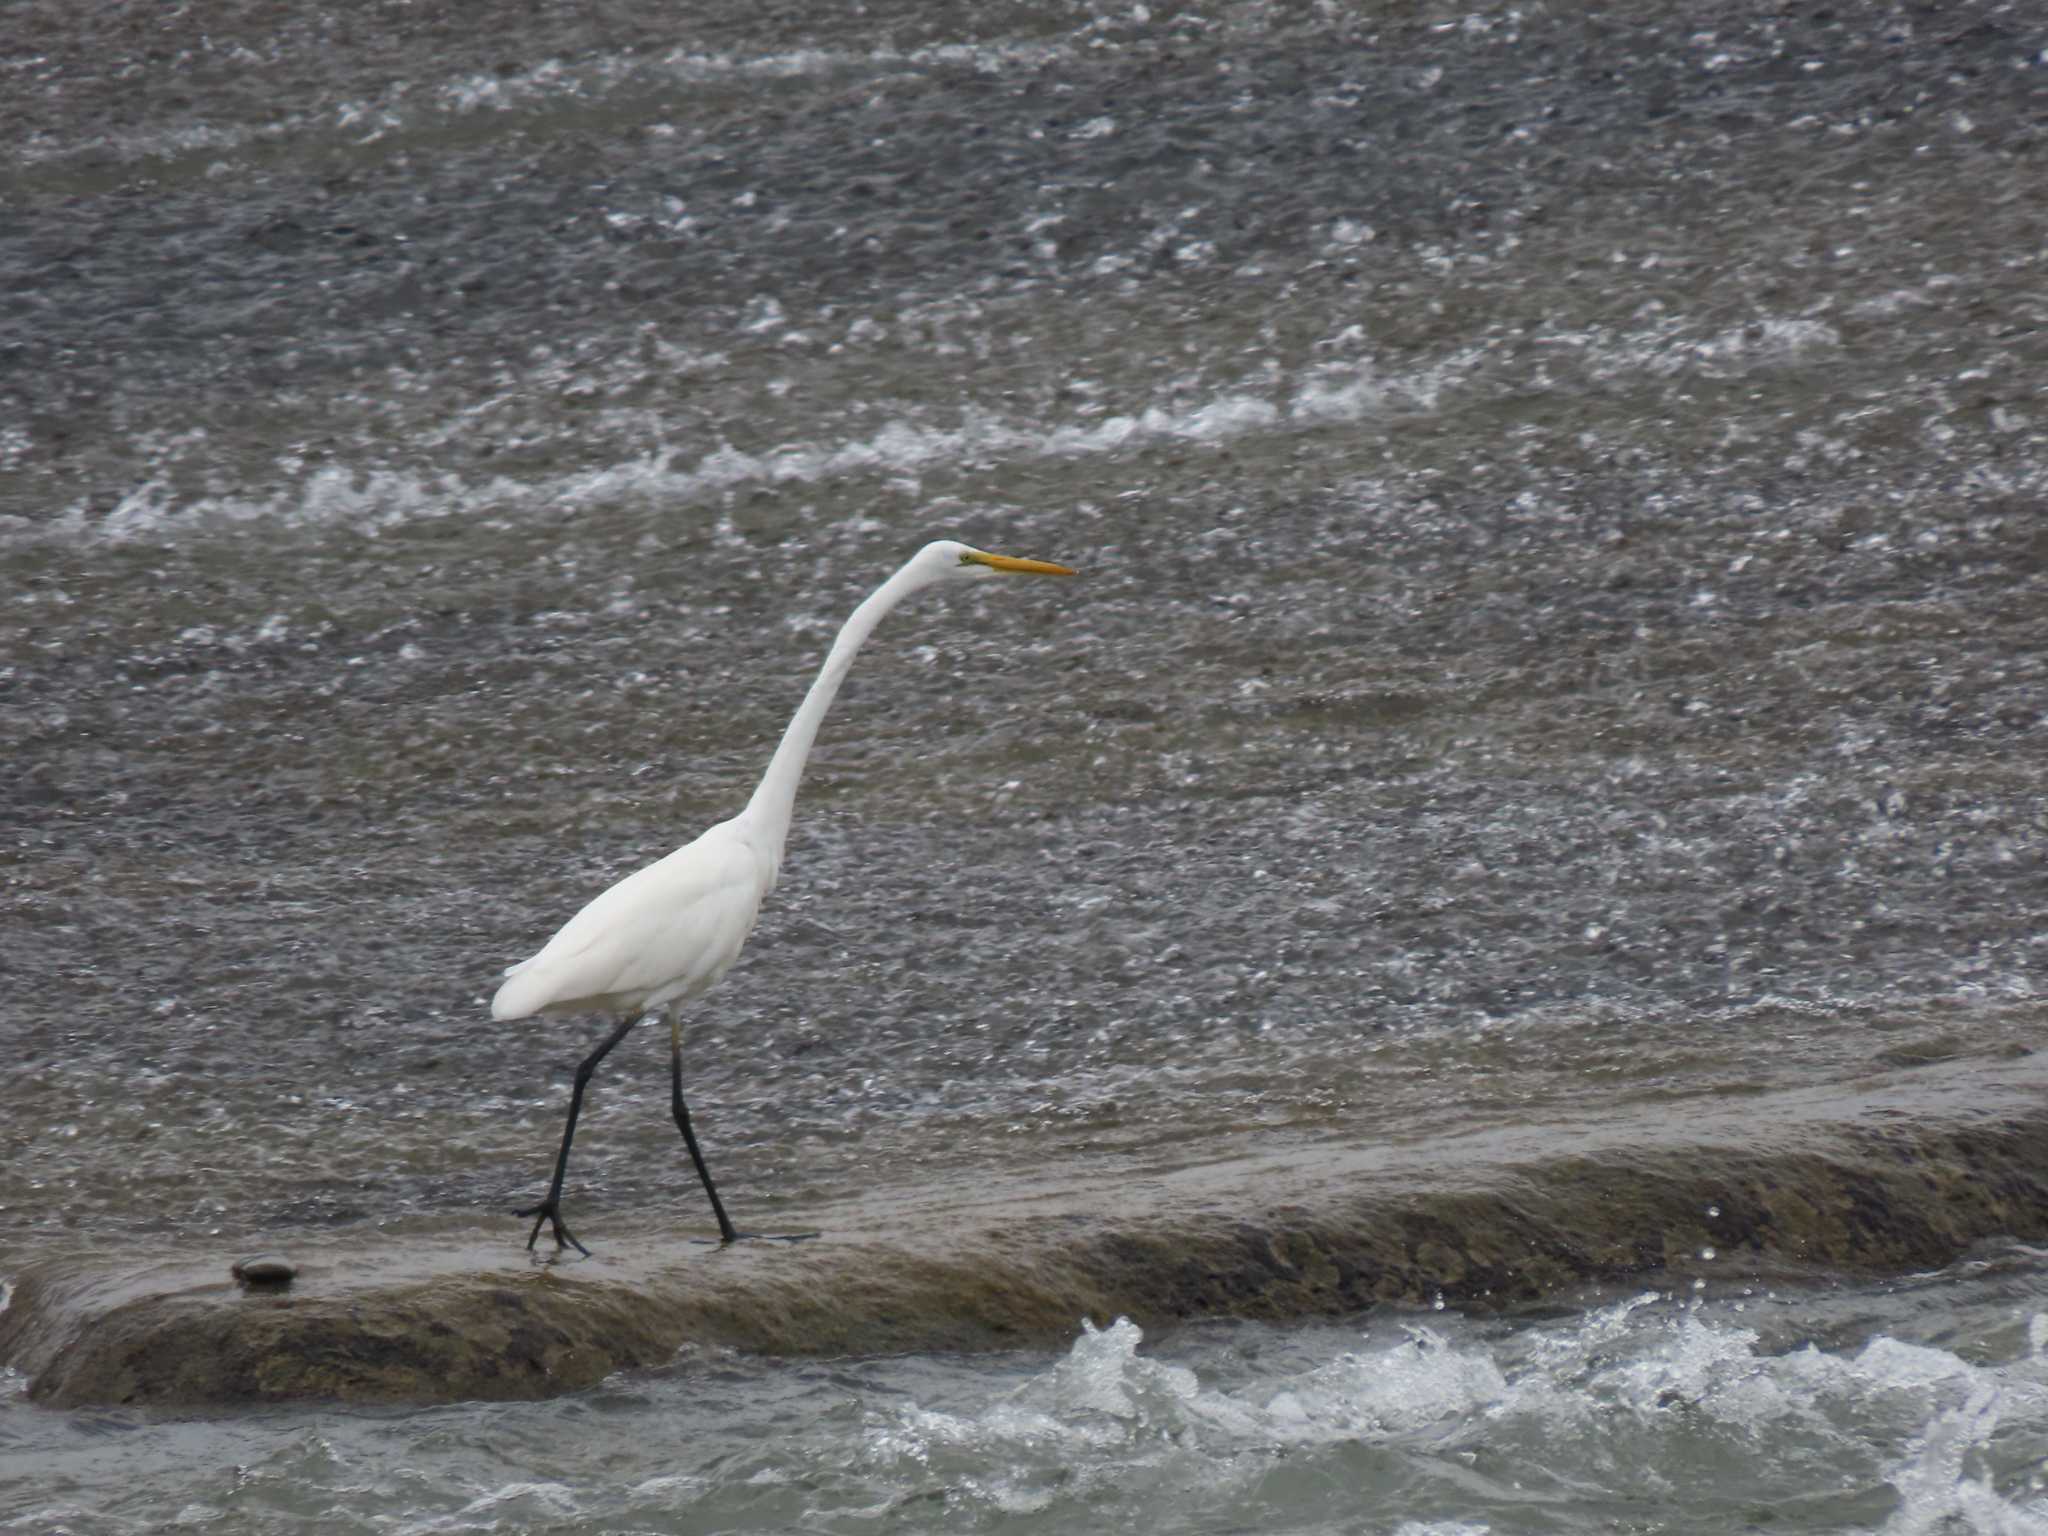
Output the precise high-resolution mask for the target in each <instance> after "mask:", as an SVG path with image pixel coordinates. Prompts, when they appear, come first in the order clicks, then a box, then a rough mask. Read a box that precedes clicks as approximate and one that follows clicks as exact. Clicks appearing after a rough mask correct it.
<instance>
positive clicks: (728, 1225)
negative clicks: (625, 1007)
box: [668, 1014, 740, 1243]
mask: <svg viewBox="0 0 2048 1536" xmlns="http://www.w3.org/2000/svg"><path fill="white" fill-rule="evenodd" d="M668 1066H669V1074H668V1082H669V1107H670V1108H671V1109H672V1110H674V1111H675V1117H676V1128H677V1129H678V1130H680V1131H681V1132H682V1133H683V1145H684V1146H686V1147H688V1148H689V1149H690V1161H691V1162H693V1163H695V1164H696V1165H697V1177H698V1178H700V1179H702V1180H703V1181H704V1193H705V1194H707V1195H709V1196H710V1197H711V1214H712V1215H714V1216H716V1217H717V1218H718V1235H719V1238H720V1240H721V1241H723V1242H728V1243H736V1242H738V1241H739V1236H740V1235H739V1233H737V1232H735V1231H734V1230H733V1225H732V1218H731V1217H730V1216H727V1215H726V1214H725V1206H724V1204H723V1202H721V1201H720V1200H719V1198H718V1186H717V1185H715V1184H713V1183H712V1182H711V1170H710V1169H709V1168H707V1167H705V1166H704V1154H703V1153H702V1152H700V1151H698V1150H697V1136H696V1133H695V1132H693V1131H692V1130H691V1129H690V1109H689V1106H688V1105H687V1104H685V1103H684V1102H683V1021H682V1018H681V1016H680V1015H678V1014H670V1015H669V1020H668Z"/></svg>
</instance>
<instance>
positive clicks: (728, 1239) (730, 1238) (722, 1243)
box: [690, 1232, 822, 1248]
mask: <svg viewBox="0 0 2048 1536" xmlns="http://www.w3.org/2000/svg"><path fill="white" fill-rule="evenodd" d="M821 1235H822V1234H820V1233H817V1232H728V1233H726V1234H725V1236H723V1237H721V1238H719V1239H717V1246H719V1247H720V1248H730V1247H731V1246H732V1245H733V1244H734V1243H808V1242H809V1241H810V1240H811V1239H812V1238H814V1237H818V1236H821ZM690 1241H691V1242H693V1243H702V1244H704V1245H705V1246H706V1247H709V1246H711V1243H712V1239H710V1238H708V1237H693V1238H691V1239H690Z"/></svg>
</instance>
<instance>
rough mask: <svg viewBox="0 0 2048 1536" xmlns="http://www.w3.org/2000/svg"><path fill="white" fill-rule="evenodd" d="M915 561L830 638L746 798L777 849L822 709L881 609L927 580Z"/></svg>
mask: <svg viewBox="0 0 2048 1536" xmlns="http://www.w3.org/2000/svg"><path fill="white" fill-rule="evenodd" d="M914 565H915V562H914V561H913V562H911V563H909V564H906V565H904V567H903V568H902V569H901V570H899V571H897V572H896V574H895V575H893V576H891V577H890V578H889V579H888V580H887V581H885V582H883V583H882V584H881V585H880V586H879V587H877V588H876V589H875V590H874V591H873V592H872V593H870V594H869V595H868V598H867V601H865V602H863V603H862V604H861V605H860V606H859V607H858V608H856V609H854V610H853V617H851V618H850V619H848V620H847V621H846V623H845V625H844V627H843V628H841V629H840V631H839V638H838V639H836V640H834V641H833V642H832V649H831V651H830V652H828V653H827V654H826V657H825V664H824V666H822V667H820V668H819V669H818V676H817V680H816V681H815V682H813V683H812V684H811V691H810V692H809V693H807V694H805V695H804V701H803V703H801V704H799V705H798V706H797V711H796V714H795V716H794V717H793V718H792V719H791V720H790V722H789V729H788V730H786V731H784V732H783V733H782V744H781V745H780V746H778V747H777V748H776V749H775V756H774V757H772V758H770V759H769V761H768V771H767V772H766V773H764V774H762V775H761V783H760V785H759V787H757V788H756V789H755V790H754V798H753V799H751V800H749V801H748V802H747V809H746V811H745V812H744V814H745V816H746V818H747V819H748V820H749V821H751V822H753V823H754V825H755V826H756V827H758V828H759V829H760V830H761V831H762V832H764V833H765V834H767V835H768V836H770V837H772V838H773V840H774V846H775V847H776V848H778V849H779V848H781V846H782V842H783V839H784V838H786V837H788V836H789V819H790V817H791V816H792V815H793V814H794V813H795V810H796V787H797V784H798V783H799V782H800V781H801V780H802V778H803V776H804V764H805V763H806V762H808V761H809V760H810V756H811V745H812V743H813V742H815V741H816V740H817V739H818V727H819V726H820V725H821V724H823V723H824V719H825V711H826V710H828V709H830V708H831V707H832V700H833V699H834V698H835V697H836V696H837V695H838V693H839V685H840V684H841V683H843V682H844V681H846V673H847V669H848V668H850V667H851V666H852V665H853V658H854V656H855V655H856V654H857V653H858V652H859V650H860V648H861V646H862V645H863V644H864V643H865V642H866V640H867V638H868V636H869V635H871V634H873V633H874V632H875V626H876V625H877V624H879V623H881V622H882V616H883V615H884V614H886V613H887V612H888V611H889V610H890V609H891V608H894V607H895V606H896V605H897V604H898V603H900V602H902V601H903V599H904V598H906V597H908V596H909V595H910V594H911V593H912V592H915V591H916V590H917V589H918V588H919V587H922V586H924V585H926V584H927V583H928V582H929V581H930V580H931V578H930V576H929V575H927V574H925V573H924V572H922V571H920V570H914V569H913V568H912V567H913V566H914Z"/></svg>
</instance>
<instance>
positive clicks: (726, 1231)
mask: <svg viewBox="0 0 2048 1536" xmlns="http://www.w3.org/2000/svg"><path fill="white" fill-rule="evenodd" d="M1004 573H1022V574H1035V575H1043V576H1071V575H1073V574H1074V573H1073V572H1072V571H1070V570H1068V569H1067V568H1066V567H1065V566H1063V565H1053V564H1050V563H1048V562H1046V561H1043V560H1017V559H1013V558H1011V557H1010V556H1008V555H991V554H989V553H987V552H986V551H984V550H979V549H973V548H970V547H969V546H968V545H965V544H959V543H955V542H953V541H952V540H950V539H942V540H939V541H938V542H937V543H933V544H927V545H926V546H925V547H924V548H923V549H921V550H919V551H918V552H917V553H916V554H915V555H913V556H911V558H910V559H909V560H908V561H906V562H905V563H904V565H903V566H902V568H901V569H899V570H898V571H897V572H896V574H895V575H893V576H891V577H890V578H889V579H888V580H887V581H885V582H884V583H882V585H881V586H880V587H878V588H876V590H875V591H874V592H873V593H871V594H870V595H869V597H868V598H867V600H866V601H865V602H863V603H862V604H861V605H860V606H859V607H858V608H856V609H855V610H854V611H853V616H852V617H851V618H849V619H848V620H847V621H846V624H845V627H844V628H842V629H841V630H840V631H839V637H838V638H837V639H836V640H834V641H833V642H832V649H831V651H830V653H829V654H828V655H827V656H826V657H825V664H824V666H823V667H821V668H820V669H819V671H818V676H817V680H816V681H815V682H813V683H812V684H811V688H810V691H809V692H808V693H807V694H805V695H804V701H803V703H802V704H801V705H799V706H798V708H797V712H796V715H795V718H793V719H792V720H791V721H790V722H789V728H788V729H787V730H786V731H784V732H783V736H782V743H781V745H780V746H778V747H777V748H776V749H775V756H774V757H773V758H772V759H771V760H770V761H769V764H768V771H767V772H766V773H765V774H763V775H762V776H761V783H760V785H759V787H757V788H756V789H755V791H754V796H753V798H752V799H751V800H749V801H748V802H747V808H746V809H745V810H743V811H741V812H740V813H739V815H737V816H735V817H733V818H732V819H731V820H730V821H721V822H719V823H718V824H717V825H716V826H714V827H711V828H709V829H708V830H706V831H705V832H704V833H703V835H701V836H700V837H698V838H697V839H696V841H694V842H691V843H686V844H684V845H683V846H682V847H681V848H678V849H677V850H676V851H675V852H674V853H671V854H670V855H668V857H666V858H664V859H660V860H657V861H656V862H655V863H652V864H649V865H648V866H647V867H646V868H645V869H641V870H637V871H635V872H634V873H633V874H630V875H628V876H627V877H626V878H625V879H623V880H621V881H619V883H618V884H616V885H614V886H612V887H611V888H610V889H609V890H606V891H604V892H603V893H602V894H600V895H599V896H597V897H596V898H595V899H594V900H592V901H591V902H590V903H589V905H587V906H585V907H584V908H583V910H582V911H580V912H578V913H577V914H576V915H575V916H574V917H572V918H570V919H569V921H568V922H566V923H564V924H563V925H562V927H561V929H560V931H558V932H557V933H556V934H555V936H554V937H553V938H551V939H549V940H548V942H547V943H546V944H545V945H543V946H542V947H541V950H540V952H539V953H538V954H536V955H534V956H533V957H532V958H531V959H529V960H523V961H521V962H520V963H519V964H517V965H515V966H513V967H511V968H510V969H509V970H508V971H507V972H506V973H505V981H504V984H503V985H502V986H500V987H499V988H498V992H497V995H496V996H495V997H493V998H492V999H491V1016H492V1017H493V1018H496V1019H522V1018H525V1017H527V1016H528V1015H529V1014H535V1013H608V1014H612V1015H615V1016H616V1017H617V1018H618V1020H619V1023H618V1024H617V1026H616V1027H615V1028H614V1029H613V1031H612V1033H611V1034H610V1035H609V1036H608V1037H606V1039H605V1041H604V1043H603V1044H601V1045H600V1046H598V1048H597V1049H596V1050H595V1051H593V1052H592V1053H591V1054H590V1055H589V1056H588V1057H586V1058H585V1059H584V1060H583V1062H582V1064H581V1065H579V1066H578V1067H577V1069H576V1083H575V1088H574V1090H573V1091H572V1093H571V1095H570V1099H569V1119H568V1124H567V1125H566V1126H565V1127H564V1128H563V1131H562V1148H561V1151H560V1153H559V1154H558V1155H557V1157H556V1159H555V1176H554V1180H553V1182H552V1184H551V1185H550V1186H549V1189H548V1193H547V1196H546V1198H544V1199H543V1200H542V1201H541V1202H540V1204H538V1205H536V1206H531V1207H529V1208H527V1209H526V1210H523V1211H521V1212H519V1214H520V1215H522V1216H532V1217H533V1218H534V1223H533V1231H532V1232H531V1233H530V1234H529V1235H528V1237H527V1239H526V1246H527V1247H529V1248H531V1247H532V1246H533V1245H534V1243H535V1241H536V1240H538V1238H539V1237H540V1229H541V1226H542V1225H543V1224H544V1223H552V1224H553V1229H554V1237H555V1246H556V1247H557V1248H561V1247H563V1246H565V1245H572V1246H574V1247H575V1248H577V1249H578V1250H579V1251H581V1252H583V1253H586V1254H587V1253H588V1252H589V1251H590V1250H589V1249H587V1248H585V1247H584V1246H583V1245H582V1244H581V1243H579V1242H577V1241H576V1238H575V1237H574V1236H573V1235H572V1234H571V1233H570V1231H569V1229H568V1228H567V1227H566V1226H565V1225H564V1224H563V1222H562V1214H561V1199H562V1181H563V1179H564V1177H565V1176H566V1175H567V1173H568V1168H569V1146H570V1143H571V1142H572V1141H573V1140H574V1139H575V1135H576V1117H577V1115H578V1114H579V1113H580V1112H581V1110H582V1107H583V1092H584V1089H585V1088H586V1087H587V1086H588V1084H589V1082H590V1078H591V1075H592V1074H593V1073H594V1072H595V1071H596V1070H597V1064H598V1063H599V1062H600V1061H602V1060H604V1058H605V1056H606V1054H607V1053H609V1052H610V1050H611V1049H612V1047H613V1046H615V1045H617V1044H618V1043H619V1041H621V1040H622V1039H624V1038H625V1036H626V1032H627V1031H628V1030H630V1029H631V1028H632V1027H633V1025H634V1024H635V1023H637V1022H638V1021H639V1020H640V1019H642V1018H644V1017H645V1016H646V1015H648V1014H650V1013H661V1012H666V1013H668V1015H669V1065H670V1087H671V1095H670V1105H671V1109H672V1111H673V1113H674V1116H675V1121H676V1125H677V1127H678V1129H680V1130H681V1131H682V1133H683V1142H684V1145H685V1146H687V1147H688V1148H689V1152H690V1158H691V1161H692V1162H694V1163H695V1164H696V1166H697V1174H698V1177H699V1178H701V1179H702V1180H703V1181H704V1192H705V1193H706V1194H707V1195H709V1196H710V1197H711V1209H712V1212H713V1214H714V1215H716V1217H717V1218H718V1230H719V1235H720V1236H721V1237H722V1238H723V1239H724V1241H726V1242H732V1241H733V1240H734V1239H736V1238H737V1237H739V1236H740V1235H741V1234H740V1233H738V1232H737V1231H735V1230H734V1228H733V1224H732V1222H731V1221H730V1220H729V1219H728V1218H727V1216H726V1214H725V1207H724V1205H723V1204H722V1203H721V1202H720V1200H719V1198H718V1189H717V1187H716V1186H715V1185H714V1184H713V1183H712V1182H711V1172H710V1170H709V1169H708V1168H707V1167H706V1166H705V1164H704V1156H703V1153H702V1152H701V1151H700V1150H699V1149H698V1146H697V1138H696V1136H695V1134H694V1133H693V1132H692V1131H691V1128H690V1117H689V1110H688V1108H687V1107H686V1106H685V1105H684V1103H683V1057H682V1025H681V1021H680V1017H679V1014H678V1012H677V1009H678V1007H679V1005H680V1004H682V1003H683V1002H686V1001H687V1000H689V999H690V998H693V997H698V996H700V995H702V994H703V993H705V992H708V991H709V990H710V989H711V988H712V987H714V986H716V985H717V984H718V982H719V980H720V978H722V977H723V976H724V975H725V973H726V972H727V971H729V970H731V969H732V967H733V962H734V961H736V960H738V959H739V956H740V950H741V949H742V948H743V947H744V946H745V944H746V942H747V935H748V934H750V933H752V932H753V931H754V920H755V918H756V917H758V916H759V915H760V912H761V903H762V901H763V900H764V899H765V898H766V897H767V895H768V893H769V892H770V891H772V890H774V889H775V881H776V877H777V875H778V874H779V873H780V871H781V867H782V845H783V842H784V840H785V839H786V838H787V837H788V835H789V823H790V817H791V816H792V814H793V813H794V811H795V809H796V790H797V784H798V782H799V781H800V780H801V779H802V778H803V771H804V764H805V762H806V761H807V760H808V759H809V758H810V755H811V746H812V744H813V743H814V742H815V741H816V740H817V736H818V726H819V724H820V723H821V722H822V721H823V720H824V718H825V712H826V711H827V710H828V709H830V708H831V707H832V700H833V698H834V696H835V695H837V693H838V692H839V685H840V683H841V682H843V681H844V680H845V678H846V673H847V669H848V668H849V667H851V666H852V665H853V658H854V655H855V653H857V652H858V651H859V650H860V648H861V645H862V643H863V642H864V641H865V640H866V639H867V638H868V636H869V635H870V634H872V633H873V632H874V629H875V626H876V625H877V624H879V623H880V622H881V621H882V617H883V615H884V614H886V613H888V611H889V610H890V609H891V608H894V607H895V606H896V605H897V604H898V603H900V602H901V601H902V600H903V599H904V598H906V597H908V596H909V595H910V594H911V593H913V592H916V591H918V590H919V589H921V588H923V587H928V586H932V585H934V584H935V583H938V582H943V581H958V580H974V579H984V578H987V577H992V576H996V575H1001V574H1004Z"/></svg>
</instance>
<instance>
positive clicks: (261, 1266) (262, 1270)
mask: <svg viewBox="0 0 2048 1536" xmlns="http://www.w3.org/2000/svg"><path fill="white" fill-rule="evenodd" d="M229 1272H230V1273H231V1274H233V1275H234V1277H235V1278H236V1279H237V1280H239V1281H241V1283H242V1284H244V1285H246V1286H250V1287H252V1288H255V1289H259V1290H282V1289H283V1288H284V1287H286V1286H288V1285H290V1284H291V1283H292V1281H293V1280H294V1279H296V1278H297V1277H298V1273H299V1270H298V1266H297V1265H296V1264H294V1263H292V1261H291V1260H290V1259H288V1258H286V1257H285V1256H284V1255H283V1254H279V1253H259V1254H254V1255H252V1256H251V1257H249V1258H246V1259H237V1260H236V1261H235V1263H234V1267H233V1268H232V1269H231V1270H230V1271H229Z"/></svg>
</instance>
